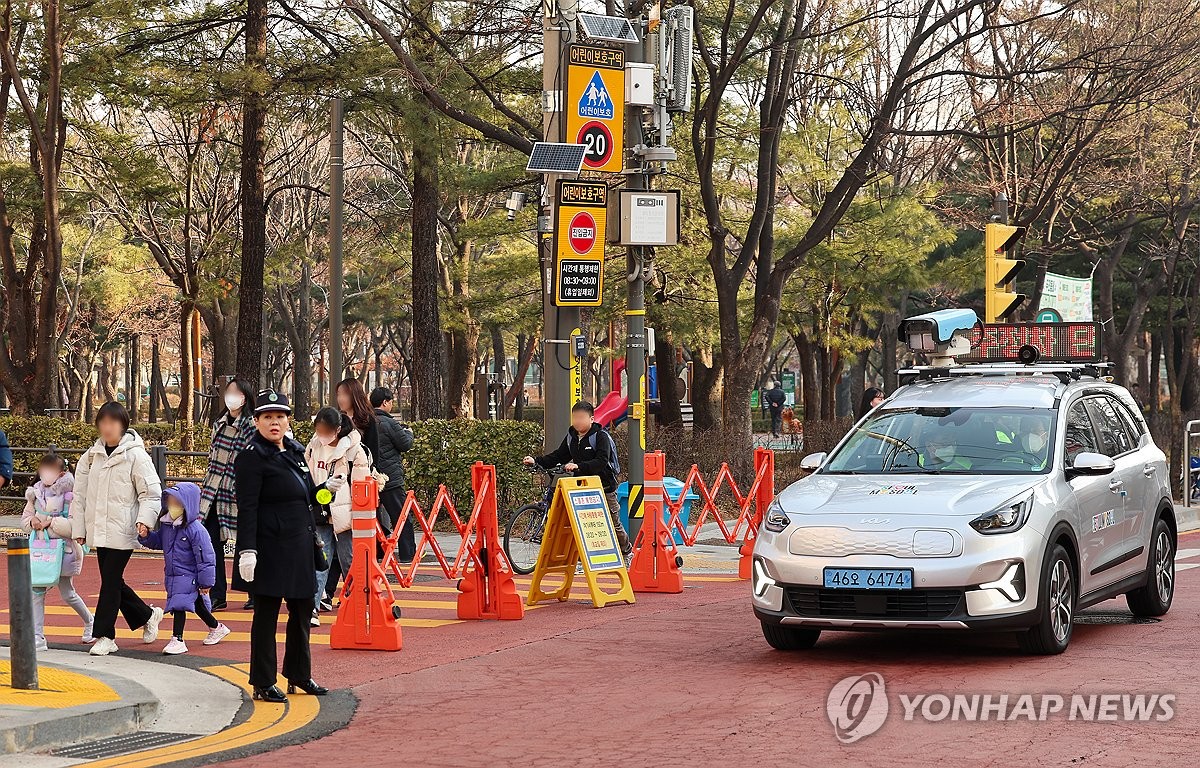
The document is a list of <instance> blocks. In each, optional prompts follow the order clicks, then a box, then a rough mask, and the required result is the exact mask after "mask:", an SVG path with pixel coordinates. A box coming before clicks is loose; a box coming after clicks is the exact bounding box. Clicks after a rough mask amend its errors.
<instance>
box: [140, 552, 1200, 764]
mask: <svg viewBox="0 0 1200 768" xmlns="http://www.w3.org/2000/svg"><path fill="white" fill-rule="evenodd" d="M1180 546H1181V549H1182V550H1185V554H1186V552H1187V551H1189V550H1190V551H1194V552H1195V553H1196V554H1195V555H1194V556H1193V555H1189V556H1188V558H1189V559H1190V561H1191V562H1200V536H1186V537H1184V538H1183V539H1182V540H1181V542H1180ZM1183 562H1188V560H1184V561H1183ZM142 567H144V566H140V565H139V566H138V568H139V571H138V572H139V573H140V572H141V571H140V569H141V568H142ZM1198 574H1200V571H1197V570H1183V571H1181V572H1180V574H1179V591H1178V593H1177V597H1176V600H1175V605H1174V608H1173V610H1172V612H1171V613H1170V614H1169V615H1168V617H1167V618H1166V619H1165V620H1164V621H1162V622H1161V623H1158V624H1148V625H1112V626H1094V625H1082V624H1081V625H1077V626H1076V628H1075V635H1074V639H1073V642H1072V645H1071V648H1070V650H1069V651H1068V652H1067V653H1066V654H1065V655H1063V656H1059V657H1051V658H1032V657H1025V656H1021V655H1020V654H1018V653H1017V652H1016V650H1015V648H1014V645H1013V644H1012V642H1011V641H1010V640H1009V639H1008V638H1007V637H1003V636H999V637H985V636H975V635H971V636H968V635H965V634H960V633H942V634H925V633H886V634H827V635H826V636H824V637H823V638H822V640H821V642H820V643H819V644H818V645H817V647H816V649H815V650H813V651H809V652H805V653H800V654H794V655H793V654H782V653H779V652H775V651H771V650H770V649H769V648H768V647H767V646H766V645H765V643H764V642H763V641H762V638H761V636H760V634H759V629H758V625H757V622H756V621H755V619H754V618H753V616H752V614H751V613H750V609H749V603H748V599H747V596H746V594H745V593H746V586H745V584H739V583H732V584H731V583H711V582H710V583H706V584H703V585H702V586H698V587H696V588H693V589H688V590H687V591H686V592H685V594H684V595H680V596H657V595H643V596H639V602H638V604H637V605H636V606H632V607H625V606H619V607H610V608H606V609H603V610H594V609H591V608H590V607H587V606H585V605H582V604H579V603H576V602H571V603H567V604H564V605H558V606H551V607H547V608H544V609H540V610H536V611H532V612H530V613H529V614H528V615H527V617H526V618H525V619H524V620H523V621H520V622H505V623H500V624H497V623H484V622H478V623H463V624H453V625H448V626H442V627H437V628H432V629H426V628H417V629H410V630H406V632H405V642H406V647H405V649H404V650H403V651H401V652H400V653H396V654H382V653H366V652H344V651H338V652H334V651H330V650H329V649H328V648H326V647H318V648H317V649H316V651H315V660H316V667H317V669H318V670H320V674H319V679H320V681H321V682H323V683H325V684H326V685H331V686H347V685H349V686H353V687H354V692H355V694H356V695H357V696H358V697H359V699H360V706H359V709H358V712H357V713H356V714H355V716H354V719H353V720H352V722H351V724H350V726H349V727H348V728H346V729H343V730H342V731H340V732H338V733H335V734H333V735H331V736H328V737H326V738H324V739H321V740H319V741H316V742H312V743H309V744H304V745H301V746H296V747H290V748H286V749H284V750H281V751H280V753H279V754H277V755H273V756H272V757H271V758H270V760H272V761H276V760H277V761H278V762H277V764H280V765H283V764H294V765H328V764H336V763H337V761H339V760H342V761H344V760H345V759H346V758H351V759H353V760H354V762H355V763H357V764H358V765H361V766H376V765H391V764H397V763H402V762H418V763H421V764H424V765H434V766H478V765H484V764H489V765H518V764H519V765H523V766H535V767H536V766H556V767H557V766H562V765H582V766H591V765H596V766H601V765H603V766H609V765H613V764H624V765H634V766H644V765H651V764H666V765H701V766H708V765H729V764H739V765H745V764H750V765H755V764H757V765H772V766H773V765H789V766H797V765H813V764H820V762H821V761H824V760H839V759H840V760H849V761H851V764H870V765H904V766H929V765H932V764H935V763H937V762H943V761H951V760H952V761H953V764H955V765H971V766H974V765H991V764H995V765H1004V766H1009V765H1012V764H1016V763H1019V764H1024V765H1048V766H1049V765H1053V766H1061V765H1086V766H1093V765H1094V766H1125V765H1180V766H1190V765H1197V764H1200V758H1196V757H1195V753H1196V751H1197V747H1196V746H1195V734H1196V733H1197V731H1198V730H1200V695H1198V694H1200V690H1198V688H1200V685H1198V680H1200V671H1198V670H1200V663H1198V662H1200V650H1197V643H1196V637H1197V635H1198V634H1200V632H1198V630H1200V622H1198V621H1197V618H1196V617H1197V612H1198V610H1200V594H1198V590H1197V580H1198V579H1200V575H1198ZM1123 609H1124V602H1123V601H1114V602H1109V603H1105V604H1102V605H1101V606H1097V608H1095V609H1092V610H1093V612H1094V611H1098V610H1102V611H1112V610H1123ZM211 650H213V649H205V652H206V653H207V652H210V651H211ZM218 650H219V651H221V652H222V653H224V654H238V653H241V652H242V651H243V650H244V646H239V645H230V646H219V647H218ZM234 657H235V658H236V657H237V656H236V655H235V656H234ZM871 671H875V672H879V673H881V674H882V675H883V677H884V679H885V680H886V683H887V687H888V691H889V699H890V701H891V713H890V715H889V718H888V720H887V722H886V723H885V724H884V726H883V727H882V729H881V730H880V731H879V732H878V733H876V734H874V735H872V736H869V737H867V738H865V739H863V740H862V741H860V742H858V743H857V744H853V745H849V746H844V745H841V744H839V743H838V742H837V740H836V739H835V738H834V734H833V729H832V727H831V725H830V723H829V721H828V719H827V717H826V712H825V702H826V696H827V694H828V692H829V690H830V688H831V686H832V685H833V684H834V683H836V682H837V681H838V680H840V679H842V678H843V677H845V676H848V675H856V674H860V673H863V672H871ZM940 692H944V693H949V694H953V693H967V694H971V693H978V694H987V693H992V694H998V693H1009V694H1014V695H1016V694H1023V693H1035V694H1036V693H1056V694H1062V695H1064V696H1069V695H1070V694H1072V693H1096V694H1102V693H1130V692H1132V693H1173V694H1175V695H1176V696H1177V701H1176V704H1175V718H1174V720H1172V721H1170V722H1167V723H1113V722H1104V723H1086V722H1070V721H1067V720H1065V719H1057V720H1053V721H1050V722H1040V723H1039V722H1032V723H1031V722H1027V721H1024V720H1021V721H1017V722H1005V723H997V722H988V723H964V722H941V723H924V722H921V723H916V722H904V721H903V720H902V712H901V708H900V704H899V701H898V694H918V693H940ZM262 760H263V758H256V759H248V760H244V761H239V762H236V763H229V764H230V765H239V766H246V768H250V766H256V765H261V764H263V763H262Z"/></svg>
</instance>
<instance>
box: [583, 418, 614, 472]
mask: <svg viewBox="0 0 1200 768" xmlns="http://www.w3.org/2000/svg"><path fill="white" fill-rule="evenodd" d="M596 435H604V437H605V438H607V439H608V444H609V445H610V446H612V452H611V453H610V458H609V460H608V468H609V469H610V470H612V475H613V480H616V479H617V478H618V477H620V476H621V462H620V460H619V459H617V443H616V441H614V440H613V438H612V435H610V434H608V430H607V429H603V428H602V429H601V430H600V431H599V432H593V433H591V434H590V435H588V445H590V446H591V447H592V450H593V451H594V450H596Z"/></svg>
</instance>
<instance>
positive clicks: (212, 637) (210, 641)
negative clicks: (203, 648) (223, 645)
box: [204, 624, 229, 645]
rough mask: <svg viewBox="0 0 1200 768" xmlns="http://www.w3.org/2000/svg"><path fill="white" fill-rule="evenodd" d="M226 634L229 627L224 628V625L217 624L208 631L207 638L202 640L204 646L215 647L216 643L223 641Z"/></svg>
mask: <svg viewBox="0 0 1200 768" xmlns="http://www.w3.org/2000/svg"><path fill="white" fill-rule="evenodd" d="M228 634H229V627H227V626H225V625H224V624H218V625H217V626H215V627H213V628H212V629H210V630H208V637H206V638H204V644H205V645H216V644H217V643H219V642H221V641H222V640H224V639H225V636H226V635H228Z"/></svg>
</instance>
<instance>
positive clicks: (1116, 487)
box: [1108, 480, 1125, 493]
mask: <svg viewBox="0 0 1200 768" xmlns="http://www.w3.org/2000/svg"><path fill="white" fill-rule="evenodd" d="M1124 488H1125V483H1124V482H1123V481H1121V480H1113V481H1111V482H1110V483H1109V484H1108V490H1110V491H1112V492H1113V493H1120V492H1121V491H1122V490H1123V489H1124Z"/></svg>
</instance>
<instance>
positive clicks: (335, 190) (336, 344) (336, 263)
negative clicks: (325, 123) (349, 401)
mask: <svg viewBox="0 0 1200 768" xmlns="http://www.w3.org/2000/svg"><path fill="white" fill-rule="evenodd" d="M329 122H330V130H329V402H331V403H334V402H337V392H336V387H337V383H338V382H339V381H341V379H342V370H343V369H344V368H345V363H344V360H345V358H344V356H343V354H342V194H343V192H344V190H345V166H344V164H343V141H342V122H343V111H342V100H341V99H338V98H334V99H331V100H330V102H329Z"/></svg>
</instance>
